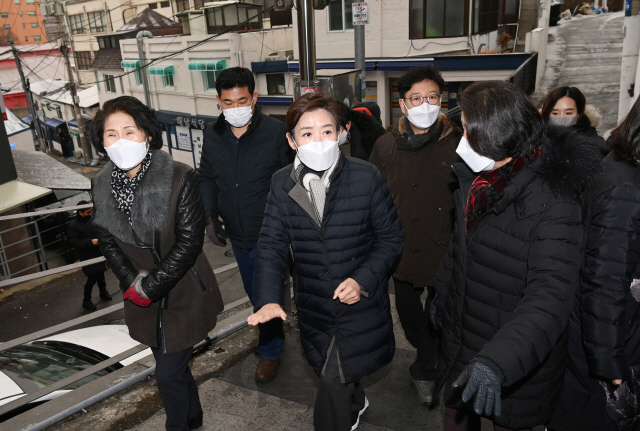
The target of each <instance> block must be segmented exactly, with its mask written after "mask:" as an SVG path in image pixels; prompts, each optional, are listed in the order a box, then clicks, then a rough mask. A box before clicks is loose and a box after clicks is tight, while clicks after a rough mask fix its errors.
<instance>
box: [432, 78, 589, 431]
mask: <svg viewBox="0 0 640 431" xmlns="http://www.w3.org/2000/svg"><path fill="white" fill-rule="evenodd" d="M459 103H460V107H461V109H462V124H463V126H464V137H463V139H462V140H461V141H460V144H459V146H458V150H457V152H458V154H459V155H460V156H461V157H462V159H463V160H464V161H465V163H457V164H455V165H454V166H453V169H454V171H455V172H456V174H457V175H458V177H459V179H460V189H458V190H457V191H456V192H455V202H456V227H455V229H454V233H453V238H452V241H451V243H450V244H449V248H448V250H447V255H446V257H445V259H444V261H443V263H442V265H441V267H440V269H439V271H438V274H437V275H436V280H435V283H434V284H435V289H436V291H437V296H436V298H435V299H434V301H433V303H432V307H431V308H432V321H433V324H434V326H441V327H442V340H443V341H442V349H441V357H440V360H439V362H438V377H437V380H436V393H437V391H439V390H440V389H442V387H443V386H444V388H445V389H444V402H445V405H446V406H447V408H446V412H445V430H447V431H454V430H455V431H458V430H478V431H479V430H480V416H484V417H487V418H489V419H490V420H492V421H493V423H494V429H495V430H525V429H531V428H533V427H535V426H537V425H540V424H544V423H545V422H546V421H548V420H549V418H550V416H551V414H552V409H553V407H554V405H555V403H556V401H557V399H558V396H559V395H560V389H561V386H562V377H563V373H564V367H565V360H566V357H567V344H566V343H567V335H566V327H567V321H568V319H569V315H570V313H571V308H572V304H573V301H574V297H575V291H576V288H577V286H578V280H579V273H580V263H581V256H582V242H583V235H582V227H581V225H580V223H581V220H582V209H581V202H580V201H581V196H582V194H583V193H584V192H585V189H586V187H588V186H589V185H590V183H591V182H592V179H593V177H594V175H595V174H596V173H597V172H598V170H599V168H600V154H599V150H598V148H597V145H596V144H595V143H594V142H593V141H591V140H589V139H587V138H585V137H584V136H583V135H578V134H576V133H571V132H570V131H569V130H568V129H567V128H560V129H559V130H555V131H551V132H547V133H546V134H545V128H544V126H543V122H542V118H541V116H540V114H539V113H538V111H537V110H536V109H535V107H534V106H533V105H532V104H531V101H530V100H529V98H528V97H527V96H526V95H525V94H524V93H523V92H522V90H520V89H519V88H518V87H517V86H515V85H514V84H512V83H509V82H505V81H485V82H480V83H477V84H474V85H472V86H470V87H469V88H467V89H466V90H465V91H464V92H463V93H462V94H461V95H460V96H459Z"/></svg>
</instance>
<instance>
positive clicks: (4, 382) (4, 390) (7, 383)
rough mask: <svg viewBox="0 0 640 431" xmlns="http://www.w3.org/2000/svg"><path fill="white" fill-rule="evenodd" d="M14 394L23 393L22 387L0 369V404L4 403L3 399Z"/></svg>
mask: <svg viewBox="0 0 640 431" xmlns="http://www.w3.org/2000/svg"><path fill="white" fill-rule="evenodd" d="M16 395H24V392H23V390H22V389H20V386H18V384H17V383H16V382H14V381H13V379H11V378H10V377H9V376H7V375H6V374H5V373H3V372H2V371H0V405H2V404H4V402H3V400H4V399H6V398H9V397H15V396H16Z"/></svg>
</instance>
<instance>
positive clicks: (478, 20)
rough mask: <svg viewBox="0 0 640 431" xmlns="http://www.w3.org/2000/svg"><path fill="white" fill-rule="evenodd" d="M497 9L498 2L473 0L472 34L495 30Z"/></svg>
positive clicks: (498, 7)
mask: <svg viewBox="0 0 640 431" xmlns="http://www.w3.org/2000/svg"><path fill="white" fill-rule="evenodd" d="M509 3H511V2H509ZM499 9H500V0H474V2H473V33H474V34H476V33H486V32H489V31H493V30H495V29H497V28H498V15H499V13H498V10H499Z"/></svg>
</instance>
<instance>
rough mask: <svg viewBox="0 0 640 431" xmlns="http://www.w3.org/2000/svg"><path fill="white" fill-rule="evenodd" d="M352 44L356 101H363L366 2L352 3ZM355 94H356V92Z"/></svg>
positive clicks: (365, 71)
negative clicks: (357, 86)
mask: <svg viewBox="0 0 640 431" xmlns="http://www.w3.org/2000/svg"><path fill="white" fill-rule="evenodd" d="M352 8H353V14H352V16H353V42H354V45H355V65H356V69H359V70H360V84H361V85H360V94H359V97H358V99H360V101H361V102H364V101H365V97H366V88H367V83H366V82H367V68H366V64H365V63H366V62H365V51H364V43H365V42H364V39H365V37H364V36H365V33H364V26H365V25H366V24H369V7H368V5H367V3H366V2H360V3H353V4H352ZM356 94H358V93H357V92H356Z"/></svg>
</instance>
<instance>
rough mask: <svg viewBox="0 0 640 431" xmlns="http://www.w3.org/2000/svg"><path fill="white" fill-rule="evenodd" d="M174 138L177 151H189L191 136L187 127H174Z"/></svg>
mask: <svg viewBox="0 0 640 431" xmlns="http://www.w3.org/2000/svg"><path fill="white" fill-rule="evenodd" d="M176 138H177V142H176V144H177V146H178V149H180V150H186V151H191V134H190V133H189V128H188V127H180V126H176Z"/></svg>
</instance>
